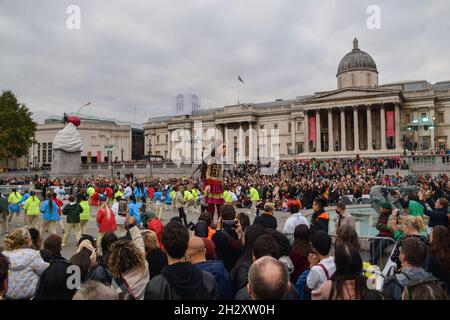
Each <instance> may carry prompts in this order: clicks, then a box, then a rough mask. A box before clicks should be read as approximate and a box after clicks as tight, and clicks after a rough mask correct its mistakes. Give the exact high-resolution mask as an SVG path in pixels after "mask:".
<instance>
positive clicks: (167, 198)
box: [164, 189, 172, 205]
mask: <svg viewBox="0 0 450 320" xmlns="http://www.w3.org/2000/svg"><path fill="white" fill-rule="evenodd" d="M171 191H172V189H170V190H169V191H167V194H166V201H164V203H165V204H168V205H170V204H172V197H171V196H170V192H171Z"/></svg>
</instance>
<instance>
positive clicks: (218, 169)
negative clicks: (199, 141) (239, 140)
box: [202, 140, 226, 225]
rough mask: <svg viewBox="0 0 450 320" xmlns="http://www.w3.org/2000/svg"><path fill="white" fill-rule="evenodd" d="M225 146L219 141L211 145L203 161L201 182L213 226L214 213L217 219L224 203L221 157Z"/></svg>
mask: <svg viewBox="0 0 450 320" xmlns="http://www.w3.org/2000/svg"><path fill="white" fill-rule="evenodd" d="M225 153H226V145H225V144H224V143H223V142H222V141H221V140H216V141H214V143H213V146H212V150H211V154H210V155H209V156H208V157H207V158H206V159H205V160H204V161H203V164H202V180H203V194H204V195H205V202H206V203H207V204H208V212H209V214H210V215H211V225H213V224H214V212H215V211H216V209H217V219H218V218H219V217H220V208H221V206H222V205H223V204H224V203H225V200H224V199H223V170H222V169H223V168H222V163H223V155H224V154H225Z"/></svg>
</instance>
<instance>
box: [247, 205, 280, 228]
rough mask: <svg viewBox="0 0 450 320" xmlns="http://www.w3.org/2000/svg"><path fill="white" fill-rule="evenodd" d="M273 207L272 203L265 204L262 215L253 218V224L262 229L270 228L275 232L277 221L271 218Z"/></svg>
mask: <svg viewBox="0 0 450 320" xmlns="http://www.w3.org/2000/svg"><path fill="white" fill-rule="evenodd" d="M274 211H275V207H274V205H273V203H266V204H265V205H264V213H263V214H262V215H260V216H257V217H255V220H254V221H253V224H257V223H259V224H260V225H262V226H263V227H264V229H267V228H271V229H274V230H277V227H278V224H277V219H276V218H275V217H274V216H273V212H274Z"/></svg>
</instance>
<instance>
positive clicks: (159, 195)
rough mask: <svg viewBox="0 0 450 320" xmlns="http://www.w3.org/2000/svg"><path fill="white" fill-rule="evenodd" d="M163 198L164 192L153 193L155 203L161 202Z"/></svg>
mask: <svg viewBox="0 0 450 320" xmlns="http://www.w3.org/2000/svg"><path fill="white" fill-rule="evenodd" d="M161 196H162V192H161V191H157V192H155V193H153V201H155V202H156V201H161Z"/></svg>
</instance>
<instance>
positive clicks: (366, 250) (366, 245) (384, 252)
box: [284, 233, 396, 270]
mask: <svg viewBox="0 0 450 320" xmlns="http://www.w3.org/2000/svg"><path fill="white" fill-rule="evenodd" d="M284 235H285V236H286V237H287V238H288V239H289V241H290V243H291V244H292V242H293V241H294V234H292V233H285V234H284ZM330 236H331V239H332V243H333V245H332V246H331V251H330V255H331V256H333V255H334V248H335V246H334V244H335V243H336V235H335V234H330ZM358 239H359V244H360V254H361V258H362V259H363V261H372V259H373V256H372V255H371V250H370V247H371V246H373V245H374V240H384V241H387V242H388V245H387V246H386V248H384V249H383V248H382V247H381V246H379V249H378V250H379V251H378V253H379V255H378V257H379V258H378V263H377V265H378V266H379V267H380V270H383V269H384V267H385V266H386V264H387V263H388V261H389V257H390V256H391V253H392V251H393V250H394V248H395V244H396V241H395V240H394V239H392V238H388V237H369V236H362V237H359V238H358ZM372 254H375V252H374V251H373V250H372Z"/></svg>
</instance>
